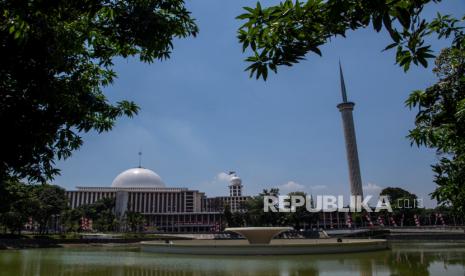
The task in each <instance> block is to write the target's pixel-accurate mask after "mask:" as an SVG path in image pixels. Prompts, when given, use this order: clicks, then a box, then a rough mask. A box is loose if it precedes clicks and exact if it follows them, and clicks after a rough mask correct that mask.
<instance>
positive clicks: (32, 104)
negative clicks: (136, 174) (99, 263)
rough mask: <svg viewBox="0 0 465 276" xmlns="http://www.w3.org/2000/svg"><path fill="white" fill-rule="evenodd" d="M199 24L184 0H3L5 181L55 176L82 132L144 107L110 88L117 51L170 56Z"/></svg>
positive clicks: (0, 161)
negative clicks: (113, 97)
mask: <svg viewBox="0 0 465 276" xmlns="http://www.w3.org/2000/svg"><path fill="white" fill-rule="evenodd" d="M197 32H198V29H197V26H196V24H195V22H194V20H193V19H192V18H191V17H190V13H189V11H187V9H186V8H185V6H184V1H183V0H161V1H159V0H140V1H129V0H123V1H109V0H96V1H68V0H58V1H40V0H32V1H1V2H0V42H1V43H0V60H1V63H0V125H1V126H2V129H3V132H2V133H4V134H5V135H2V143H1V144H0V152H1V155H0V185H1V184H3V181H4V180H5V179H6V178H8V177H14V178H15V179H24V178H27V179H28V180H29V181H30V182H37V181H38V182H45V181H47V180H50V179H52V178H53V176H54V175H56V174H58V173H59V170H58V169H57V168H56V167H55V165H54V160H55V159H56V158H58V159H64V158H67V157H69V156H70V155H71V153H72V151H73V150H76V149H78V148H79V147H80V146H81V145H82V139H81V137H80V134H81V133H83V132H88V131H91V130H95V131H97V132H99V133H100V132H104V131H108V130H110V129H111V128H112V127H113V124H114V122H115V120H116V119H117V118H118V117H121V116H133V115H134V114H136V113H137V111H138V107H137V106H136V104H135V103H133V102H130V101H125V100H123V101H119V102H117V103H111V102H110V101H109V100H108V99H107V98H106V96H105V95H104V93H103V90H102V88H103V87H105V86H108V85H110V84H111V83H112V82H113V80H114V79H115V77H116V74H115V72H114V71H113V70H112V67H113V60H114V58H116V57H123V58H127V57H133V56H134V57H139V59H140V60H141V61H143V62H153V61H155V60H157V59H167V58H169V56H170V53H171V50H172V48H173V39H174V38H184V37H188V36H195V35H196V34H197Z"/></svg>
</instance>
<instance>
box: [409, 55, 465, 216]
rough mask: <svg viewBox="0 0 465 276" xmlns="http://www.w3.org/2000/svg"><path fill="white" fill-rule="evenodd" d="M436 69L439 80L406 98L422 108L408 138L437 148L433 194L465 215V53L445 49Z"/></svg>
mask: <svg viewBox="0 0 465 276" xmlns="http://www.w3.org/2000/svg"><path fill="white" fill-rule="evenodd" d="M433 71H434V72H435V73H436V75H437V76H438V78H439V82H438V83H436V84H435V85H433V86H431V87H429V88H427V89H425V90H418V91H414V92H413V93H412V94H411V95H410V97H409V98H408V99H407V101H406V104H407V106H408V107H410V108H411V109H412V108H415V109H418V113H417V115H416V118H415V128H414V129H412V130H411V131H410V133H409V136H408V137H409V138H410V140H411V141H412V143H413V144H416V145H418V146H425V147H428V148H433V149H436V154H437V156H438V157H439V161H438V162H437V163H436V164H434V165H433V166H432V167H433V172H434V173H435V182H436V183H437V184H438V187H437V189H436V190H435V191H434V192H433V194H432V196H433V197H434V198H436V199H437V200H438V202H439V203H440V204H446V205H451V206H452V207H453V209H454V211H456V212H457V213H459V214H462V215H465V52H464V51H462V50H460V49H456V48H447V49H444V50H443V51H442V52H441V54H440V55H439V56H438V58H437V59H436V67H435V68H434V69H433Z"/></svg>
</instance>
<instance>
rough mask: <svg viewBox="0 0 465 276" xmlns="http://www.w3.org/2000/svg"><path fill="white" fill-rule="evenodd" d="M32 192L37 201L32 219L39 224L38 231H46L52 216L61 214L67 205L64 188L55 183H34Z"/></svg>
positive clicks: (42, 232)
mask: <svg viewBox="0 0 465 276" xmlns="http://www.w3.org/2000/svg"><path fill="white" fill-rule="evenodd" d="M32 187H33V193H34V196H35V198H36V199H37V202H38V207H37V210H35V212H34V215H33V219H34V220H35V221H37V223H38V224H39V232H40V233H41V234H44V233H46V232H48V227H47V225H48V223H49V222H50V220H51V218H52V216H57V215H61V214H62V212H63V211H64V210H65V209H66V208H67V207H68V199H67V197H66V195H65V190H64V189H63V188H61V187H59V186H56V185H50V184H41V185H34V186H32Z"/></svg>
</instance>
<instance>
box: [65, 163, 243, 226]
mask: <svg viewBox="0 0 465 276" xmlns="http://www.w3.org/2000/svg"><path fill="white" fill-rule="evenodd" d="M66 195H67V197H68V199H69V205H70V207H71V208H77V207H79V206H82V205H86V204H92V203H95V202H96V201H98V200H100V199H103V198H115V214H116V216H117V218H118V219H120V220H122V219H124V216H125V214H126V213H127V212H137V213H140V214H142V215H144V217H145V221H146V226H147V227H148V228H153V229H157V230H159V231H166V232H211V231H219V230H220V229H221V227H222V224H223V212H224V208H225V207H228V208H230V209H231V211H232V212H240V211H243V207H242V206H243V204H244V202H245V200H246V199H247V197H246V196H242V181H241V179H240V178H239V177H238V176H237V175H235V174H233V175H231V181H230V195H229V196H226V197H213V198H208V197H207V196H206V195H205V193H203V192H200V191H198V190H190V189H187V188H171V187H166V186H165V184H164V182H163V181H162V179H161V178H160V176H159V175H158V174H156V173H155V172H153V171H151V170H149V169H145V168H141V167H139V168H133V169H129V170H126V171H124V172H122V173H121V174H119V175H118V176H117V177H116V178H115V179H114V180H113V183H112V184H111V187H76V190H73V191H67V192H66Z"/></svg>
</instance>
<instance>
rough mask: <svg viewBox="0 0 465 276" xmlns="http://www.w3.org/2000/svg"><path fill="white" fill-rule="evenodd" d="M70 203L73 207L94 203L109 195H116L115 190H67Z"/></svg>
mask: <svg viewBox="0 0 465 276" xmlns="http://www.w3.org/2000/svg"><path fill="white" fill-rule="evenodd" d="M66 193H67V196H68V199H69V205H70V206H71V208H77V207H79V206H81V205H86V204H92V203H94V202H96V201H97V200H100V199H102V198H107V197H114V196H115V193H114V192H83V191H72V192H66Z"/></svg>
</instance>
